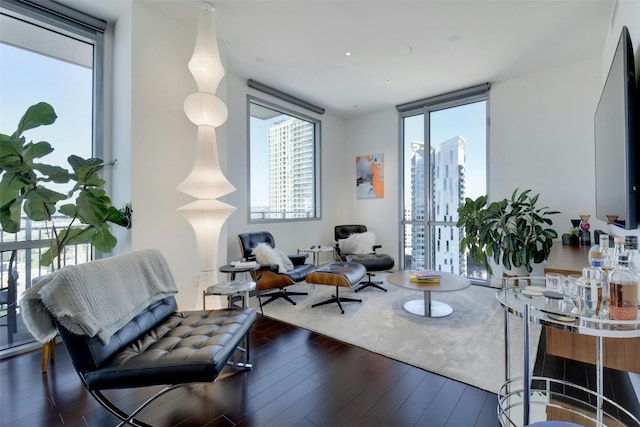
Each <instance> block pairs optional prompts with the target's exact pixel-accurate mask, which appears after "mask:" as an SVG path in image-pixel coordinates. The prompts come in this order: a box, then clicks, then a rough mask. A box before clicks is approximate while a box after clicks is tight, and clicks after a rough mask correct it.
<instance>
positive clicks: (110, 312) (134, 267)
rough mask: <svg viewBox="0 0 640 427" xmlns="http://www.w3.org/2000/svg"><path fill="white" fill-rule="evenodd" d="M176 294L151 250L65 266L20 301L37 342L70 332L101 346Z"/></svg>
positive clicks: (159, 258)
mask: <svg viewBox="0 0 640 427" xmlns="http://www.w3.org/2000/svg"><path fill="white" fill-rule="evenodd" d="M177 292H178V288H177V286H176V283H175V280H174V278H173V275H172V274H171V271H170V270H169V267H168V265H167V262H166V260H165V259H164V257H163V256H162V254H161V253H160V252H159V251H158V250H155V249H147V250H142V251H137V252H132V253H128V254H125V255H119V256H114V257H110V258H105V259H101V260H98V261H92V262H89V263H86V264H80V265H72V266H67V267H64V268H62V269H60V270H58V271H56V272H55V273H53V274H51V275H49V276H47V277H45V278H44V279H43V280H41V281H40V282H38V283H37V284H36V285H34V286H32V287H31V288H29V289H28V290H27V291H26V292H25V293H24V295H23V297H22V298H21V300H20V307H21V309H22V316H23V318H24V322H25V324H26V326H27V328H28V329H29V331H30V332H31V334H33V336H34V337H35V338H36V339H37V340H38V341H40V342H42V343H45V342H48V341H50V340H52V339H53V338H54V337H55V336H56V333H57V329H56V324H55V322H54V319H56V320H57V321H58V322H60V324H61V325H63V326H64V327H65V328H67V329H68V330H69V331H71V332H73V333H76V334H79V335H88V336H95V335H97V336H98V337H99V338H100V340H101V341H102V342H104V343H105V344H106V343H108V342H109V339H110V338H111V336H112V335H113V334H114V333H116V332H117V331H118V330H119V329H120V328H122V327H123V326H124V325H126V324H127V323H128V322H129V321H130V320H131V319H133V318H134V317H135V316H136V315H137V314H139V313H140V312H142V310H144V309H145V308H146V307H147V306H148V305H149V304H152V303H154V302H156V301H159V300H161V299H163V298H166V297H168V296H171V295H174V294H176V293H177Z"/></svg>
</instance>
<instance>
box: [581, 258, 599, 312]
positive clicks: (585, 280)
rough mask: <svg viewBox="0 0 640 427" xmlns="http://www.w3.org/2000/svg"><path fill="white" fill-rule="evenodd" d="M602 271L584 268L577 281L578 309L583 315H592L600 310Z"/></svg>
mask: <svg viewBox="0 0 640 427" xmlns="http://www.w3.org/2000/svg"><path fill="white" fill-rule="evenodd" d="M604 275H605V273H604V271H603V270H601V269H599V268H588V267H587V268H585V269H583V270H582V277H581V278H580V281H579V287H578V294H579V298H580V311H581V313H582V314H583V315H586V316H588V317H594V316H595V315H596V314H598V312H599V310H600V304H601V303H602V284H603V283H604V278H605V277H604Z"/></svg>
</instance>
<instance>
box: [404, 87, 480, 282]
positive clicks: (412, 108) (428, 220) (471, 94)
mask: <svg viewBox="0 0 640 427" xmlns="http://www.w3.org/2000/svg"><path fill="white" fill-rule="evenodd" d="M490 89H491V85H490V84H489V83H486V84H481V85H477V86H473V87H470V88H466V89H461V90H458V91H454V92H450V93H445V94H442V95H437V96H434V97H431V98H426V99H421V100H418V101H413V102H409V103H406V104H402V105H397V106H396V110H397V112H398V135H399V138H398V146H399V158H400V159H404V149H405V141H404V140H405V132H404V124H405V123H404V121H405V119H407V118H409V117H413V116H417V115H423V116H424V123H423V126H424V131H423V134H424V146H425V147H427V146H430V144H431V141H430V129H429V127H430V122H429V114H430V113H431V112H435V111H439V110H445V109H448V108H454V107H459V106H463V105H466V104H472V103H475V102H479V101H484V102H485V103H486V107H485V108H486V149H485V150H486V151H485V152H486V160H485V161H486V164H485V171H486V176H485V179H486V189H487V194H488V193H489V177H490V164H489V159H490V146H491V145H490V138H489V134H490ZM438 155H440V153H438ZM424 161H425V162H429V161H430V160H429V158H428V157H426V158H425V160H424ZM407 167H410V166H409V165H407V164H405V162H404V160H403V161H402V165H401V167H399V168H398V169H399V181H398V182H399V190H398V191H399V193H400V221H399V230H400V235H401V236H403V239H402V247H401V250H402V251H403V252H402V253H404V245H405V240H406V235H405V227H406V226H407V225H411V226H417V227H420V226H422V227H423V228H424V230H423V232H424V241H425V242H431V240H432V233H433V230H432V229H431V228H432V227H450V226H452V225H451V224H450V222H449V221H436V220H434V219H433V216H434V215H433V212H431V211H430V210H429V209H430V208H428V203H426V200H431V199H432V197H433V195H432V193H431V184H432V183H431V174H430V173H425V174H424V183H423V185H424V188H425V212H424V218H423V219H422V220H417V219H411V220H407V219H405V216H404V209H405V203H406V200H405V195H404V185H405V182H404V173H405V169H406V168H407ZM441 172H442V171H440V170H439V169H438V170H436V173H437V174H438V175H440V173H441ZM435 209H436V210H439V209H440V207H439V206H436V207H435ZM453 226H455V225H453ZM438 230H440V229H438ZM424 262H425V268H437V266H433V265H431V257H430V256H429V257H427V251H426V250H425V261H424ZM400 268H403V269H404V268H407V266H406V265H405V258H404V256H403V257H401V261H400ZM471 280H472V282H473V283H480V284H485V283H486V280H479V279H475V278H471Z"/></svg>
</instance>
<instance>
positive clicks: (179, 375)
mask: <svg viewBox="0 0 640 427" xmlns="http://www.w3.org/2000/svg"><path fill="white" fill-rule="evenodd" d="M145 313H146V312H145ZM255 319H256V312H255V310H253V309H241V310H237V309H229V310H216V311H192V312H174V313H172V314H170V315H169V316H168V317H167V318H166V319H164V320H163V321H161V322H160V323H157V326H154V327H153V328H152V329H150V330H149V331H148V332H147V333H144V335H140V336H139V338H137V339H135V340H134V341H133V342H131V343H130V344H128V345H127V346H126V347H124V348H121V350H120V351H118V352H117V353H115V354H114V355H113V357H112V358H110V359H108V360H106V361H105V362H104V363H103V364H101V365H100V366H98V367H97V368H96V369H92V370H89V371H86V372H84V375H85V379H86V382H87V387H88V388H89V389H90V390H94V389H96V390H101V389H109V388H124V387H142V386H150V385H160V384H163V385H164V384H180V383H190V382H206V381H213V380H215V378H216V377H217V376H218V374H219V373H220V371H222V369H223V368H224V367H225V365H226V363H227V361H228V359H229V358H230V357H231V355H232V354H233V352H234V351H235V350H236V346H237V344H238V339H237V337H238V336H244V335H245V334H247V333H248V331H249V329H250V328H251V325H252V324H253V322H254V321H255ZM134 320H135V319H134ZM156 321H157V319H156ZM132 322H133V321H132ZM138 332H139V333H140V331H139V330H138ZM63 333H65V334H66V335H68V334H70V333H69V332H68V331H64V332H63V331H61V334H63ZM71 335H73V334H71ZM75 337H76V338H77V339H81V340H82V339H87V340H91V339H95V337H91V338H88V337H81V336H77V335H76V336H75ZM114 339H116V340H118V339H119V337H118V336H114V337H112V339H111V341H113V340H114ZM111 341H110V343H109V344H111V345H117V342H116V343H112V342H111ZM65 343H66V344H67V347H68V346H69V344H68V343H67V338H66V337H65ZM85 345H86V344H85ZM74 363H75V362H74Z"/></svg>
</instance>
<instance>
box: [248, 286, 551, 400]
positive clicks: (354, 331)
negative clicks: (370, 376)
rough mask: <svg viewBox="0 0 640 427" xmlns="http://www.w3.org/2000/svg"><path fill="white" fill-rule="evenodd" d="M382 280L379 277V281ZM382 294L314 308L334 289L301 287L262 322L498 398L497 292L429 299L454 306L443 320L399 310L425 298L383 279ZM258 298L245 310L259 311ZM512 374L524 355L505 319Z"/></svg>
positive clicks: (365, 293) (473, 290)
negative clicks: (270, 320) (350, 346)
mask: <svg viewBox="0 0 640 427" xmlns="http://www.w3.org/2000/svg"><path fill="white" fill-rule="evenodd" d="M381 277H382V276H381V275H377V276H376V278H377V279H380V278H381ZM384 286H385V287H386V288H387V289H388V292H382V291H380V290H378V289H375V288H373V287H368V288H366V289H364V290H362V291H360V292H358V293H355V292H353V291H351V290H349V289H346V288H340V295H341V296H345V297H355V298H361V299H362V303H357V302H345V303H342V305H343V307H344V310H345V313H344V314H341V313H340V309H339V308H338V306H337V304H328V305H323V306H319V307H315V308H312V307H311V305H312V304H315V303H318V302H321V301H324V300H326V299H328V298H330V297H331V295H332V294H333V293H334V292H335V287H332V286H324V285H315V287H314V285H309V284H301V285H295V286H291V287H289V288H288V289H290V290H291V291H294V290H297V291H307V292H309V295H307V296H293V297H292V298H293V299H294V300H295V301H296V302H297V305H292V304H290V303H289V302H287V301H285V300H284V299H278V300H276V301H273V302H271V303H270V304H267V305H266V306H265V307H264V314H265V316H268V317H272V318H274V319H278V320H281V321H283V322H286V323H289V324H293V325H296V326H300V327H302V328H305V329H309V330H311V331H314V332H317V333H320V334H323V335H326V336H329V337H332V338H335V339H337V340H340V341H343V342H346V343H349V344H353V345H355V346H358V347H362V348H364V349H367V350H370V351H373V352H375V353H379V354H382V355H384V356H387V357H390V358H392V359H396V360H399V361H402V362H405V363H408V364H410V365H413V366H417V367H420V368H422V369H425V370H427V371H430V372H434V373H437V374H439V375H443V376H445V377H449V378H452V379H455V380H458V381H461V382H464V383H467V384H470V385H473V386H475V387H478V388H481V389H484V390H487V391H489V392H492V393H496V392H497V391H498V390H499V388H500V386H501V385H502V384H503V382H504V378H505V375H504V365H505V362H504V326H503V325H504V323H503V319H504V317H503V316H504V311H503V309H502V307H501V306H500V304H499V303H498V301H497V300H496V297H495V294H496V289H492V288H486V287H482V286H471V287H469V288H467V289H464V290H462V291H456V292H446V293H435V292H434V293H432V298H433V299H434V300H439V301H443V302H446V303H447V304H449V305H451V306H452V307H453V313H452V314H451V315H449V316H447V317H441V318H425V317H421V316H416V315H414V314H411V313H408V312H407V311H405V310H404V308H403V305H404V303H405V302H407V301H410V300H414V299H422V298H423V293H422V292H420V291H412V290H409V289H404V288H400V287H398V286H395V285H393V284H391V283H389V282H387V281H386V280H385V282H384ZM257 305H258V301H257V298H251V306H252V307H256V308H257ZM509 316H510V317H509V319H510V320H509V324H510V331H511V332H510V340H511V345H510V348H511V353H510V354H511V362H512V363H511V374H512V376H521V375H522V366H523V365H522V360H523V354H524V346H523V338H522V331H523V329H522V325H523V324H522V320H521V319H519V318H517V317H515V316H513V315H509ZM540 330H541V328H540V327H539V326H537V325H534V326H533V327H532V335H531V337H532V338H531V367H533V365H534V363H535V355H536V349H537V348H538V340H539V338H540Z"/></svg>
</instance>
